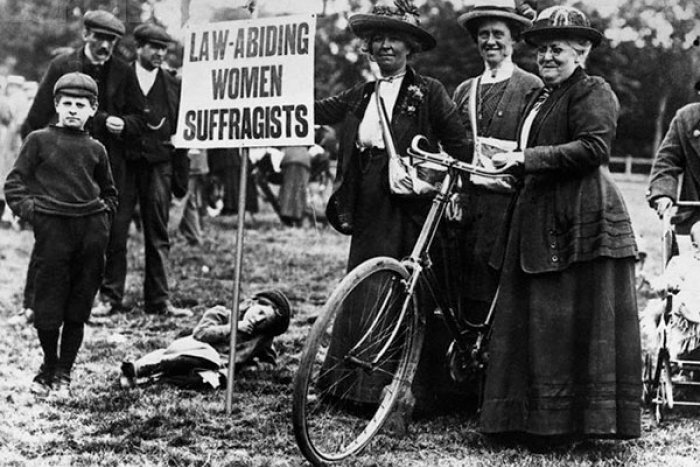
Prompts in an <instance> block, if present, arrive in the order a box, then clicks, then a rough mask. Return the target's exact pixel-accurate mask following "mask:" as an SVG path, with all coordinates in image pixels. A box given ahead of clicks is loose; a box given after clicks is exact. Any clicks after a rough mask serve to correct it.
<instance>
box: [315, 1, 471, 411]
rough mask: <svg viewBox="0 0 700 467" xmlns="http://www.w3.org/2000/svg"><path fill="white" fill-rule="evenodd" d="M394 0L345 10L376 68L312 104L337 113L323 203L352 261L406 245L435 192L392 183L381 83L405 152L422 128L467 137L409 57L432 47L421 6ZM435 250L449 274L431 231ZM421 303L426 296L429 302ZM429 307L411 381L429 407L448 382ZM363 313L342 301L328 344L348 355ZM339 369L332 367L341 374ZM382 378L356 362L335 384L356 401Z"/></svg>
mask: <svg viewBox="0 0 700 467" xmlns="http://www.w3.org/2000/svg"><path fill="white" fill-rule="evenodd" d="M395 3H396V7H387V6H375V7H374V8H373V10H372V12H371V13H370V14H355V15H353V16H351V17H350V18H349V22H350V27H351V28H352V31H353V32H354V33H355V34H356V35H358V36H359V37H360V38H362V39H364V41H365V49H366V51H367V53H368V54H369V56H370V59H371V60H372V61H374V62H375V63H376V64H377V66H378V68H379V77H378V79H377V81H373V82H369V83H362V84H358V85H356V86H354V87H352V88H351V89H349V90H347V91H345V92H342V93H340V94H338V95H336V96H332V97H329V98H327V99H324V100H321V101H318V102H317V103H316V105H315V115H316V123H317V124H329V125H332V124H337V123H342V130H341V139H340V144H339V155H338V171H339V172H338V175H337V177H336V186H338V188H337V189H336V191H335V192H334V194H333V195H332V196H331V198H330V200H329V204H328V208H327V217H328V220H329V222H330V224H331V225H332V226H333V227H335V228H336V229H337V230H338V231H340V232H341V233H344V234H347V235H351V236H352V240H351V244H350V254H349V259H348V270H351V269H353V268H354V267H355V266H357V265H359V264H360V263H362V262H364V261H365V260H367V259H370V258H374V257H377V256H390V257H393V258H397V259H401V258H403V257H406V256H408V255H409V254H410V252H411V249H412V247H413V245H414V243H415V241H416V239H417V237H418V234H419V232H420V229H421V226H422V224H423V221H424V220H425V217H426V215H427V212H428V210H429V208H430V204H431V202H432V197H431V196H422V197H415V196H414V197H401V196H396V195H394V194H392V193H391V192H390V189H389V182H388V169H387V167H388V160H389V158H388V155H387V151H386V148H385V144H384V138H383V135H382V129H381V126H380V123H379V113H378V106H377V92H375V89H378V92H379V93H380V94H381V97H382V99H383V101H384V103H385V106H386V111H387V114H388V115H389V120H390V126H391V129H392V133H393V135H394V142H395V145H396V149H397V151H398V153H399V154H402V155H405V154H406V150H407V148H408V147H409V145H410V143H411V140H412V139H413V137H414V136H415V135H417V134H421V135H424V136H425V137H426V138H427V139H428V141H429V146H430V149H431V150H432V151H436V150H437V147H438V143H439V144H440V145H441V146H442V148H443V149H444V150H445V151H446V152H448V153H449V154H451V155H452V156H454V157H456V158H459V159H462V160H464V159H466V158H467V155H468V145H467V140H466V135H465V132H464V128H463V126H462V124H461V121H460V118H459V115H458V114H457V109H456V107H455V104H454V103H453V102H452V100H451V99H450V97H449V95H448V94H447V91H446V90H445V88H444V87H443V86H442V84H440V83H439V82H438V81H437V80H435V79H433V78H429V77H426V76H422V75H420V74H419V73H417V72H416V71H415V70H414V69H413V68H411V67H410V66H408V65H407V59H408V57H409V56H410V55H412V54H414V53H417V52H424V51H427V50H430V49H432V48H433V47H435V45H436V44H435V39H434V38H433V37H432V35H430V34H429V33H428V32H426V31H425V30H423V29H422V28H421V27H419V26H418V21H417V16H418V12H417V9H416V8H415V7H414V6H413V5H412V4H410V2H408V1H403V2H398V1H397V2H395ZM433 246H434V248H433V255H432V259H433V261H434V262H435V263H436V264H435V266H434V267H435V268H436V270H437V273H438V275H439V276H440V277H443V278H444V277H445V270H447V269H448V268H447V267H446V262H445V260H444V259H443V258H446V257H447V256H449V254H448V253H445V251H446V246H445V245H444V243H443V241H442V239H441V238H438V239H436V242H435V243H434V245H433ZM425 306H426V307H427V306H429V305H428V304H427V303H426V304H425ZM434 310H435V305H434V304H433V305H432V309H430V312H429V313H427V314H428V326H427V334H426V338H425V345H424V347H423V354H422V357H421V362H420V363H419V368H418V373H417V376H416V382H415V383H414V385H413V391H414V394H415V397H416V399H417V407H418V408H419V409H422V410H425V411H431V410H432V408H433V406H434V405H435V404H436V403H438V402H439V401H441V400H443V398H442V397H441V396H440V392H441V390H443V389H446V388H447V387H448V386H449V380H448V375H447V371H446V370H444V356H445V351H446V349H447V346H448V345H449V342H450V340H449V337H448V336H447V333H446V331H444V330H443V329H444V326H443V325H442V323H440V322H439V321H438V317H437V316H436V315H435V314H434V313H433V311H434ZM361 319H362V316H358V315H357V313H353V310H347V309H346V310H343V311H342V312H341V313H340V315H339V316H338V318H337V320H336V322H335V327H334V331H333V336H332V344H331V348H330V350H329V353H330V354H331V355H344V352H345V350H347V348H348V345H350V344H349V343H350V342H352V341H353V339H352V337H354V334H353V330H355V331H354V332H355V333H357V328H358V324H359V322H360V321H361ZM342 374H343V371H341V370H338V371H336V372H334V373H332V374H331V378H332V379H333V378H335V379H338V380H339V379H340V378H342ZM385 384H386V381H385V378H382V377H377V376H376V375H365V374H364V373H363V372H358V374H357V379H354V378H347V379H345V380H344V382H343V384H342V385H341V384H339V385H338V393H339V394H342V397H343V398H344V399H347V400H350V401H353V402H357V403H374V402H376V401H377V400H378V396H379V394H380V392H381V389H382V388H383V387H384V385H385Z"/></svg>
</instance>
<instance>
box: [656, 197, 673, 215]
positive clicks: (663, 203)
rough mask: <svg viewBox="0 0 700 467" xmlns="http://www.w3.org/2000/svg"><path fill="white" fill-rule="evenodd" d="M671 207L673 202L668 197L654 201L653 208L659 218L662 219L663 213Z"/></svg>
mask: <svg viewBox="0 0 700 467" xmlns="http://www.w3.org/2000/svg"><path fill="white" fill-rule="evenodd" d="M671 207H673V200H672V199H671V198H669V197H668V196H661V197H659V198H656V200H655V201H654V208H655V209H656V214H657V215H658V216H659V217H664V213H665V212H666V211H668V210H669V209H671Z"/></svg>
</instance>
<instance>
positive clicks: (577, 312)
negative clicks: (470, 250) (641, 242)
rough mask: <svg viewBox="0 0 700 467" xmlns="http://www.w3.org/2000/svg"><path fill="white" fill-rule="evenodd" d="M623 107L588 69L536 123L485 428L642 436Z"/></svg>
mask: <svg viewBox="0 0 700 467" xmlns="http://www.w3.org/2000/svg"><path fill="white" fill-rule="evenodd" d="M533 98H534V99H536V98H537V94H536V95H535V96H533ZM532 105H533V102H532V101H531V103H530V104H529V106H530V107H531V106H532ZM617 111H618V103H617V99H616V98H615V95H614V94H613V92H612V90H611V89H610V86H609V85H608V84H607V83H606V82H605V81H604V80H602V79H600V78H598V77H590V76H588V75H587V74H586V73H585V72H584V71H583V70H582V69H577V71H575V72H574V74H573V75H572V76H571V77H569V79H567V80H566V81H564V82H563V83H562V84H561V85H559V86H558V87H556V88H555V89H554V90H553V91H552V94H551V95H550V96H549V98H548V99H547V100H546V101H545V102H544V104H543V106H542V108H541V109H540V112H539V113H538V114H537V116H536V117H535V119H534V122H533V125H532V131H531V133H530V135H529V142H528V145H527V148H526V149H525V164H524V169H525V170H524V171H525V178H524V186H523V187H522V191H521V192H520V193H519V196H518V199H517V202H516V205H515V208H514V211H513V215H512V220H511V225H510V228H509V229H508V232H507V233H506V234H505V235H503V238H504V239H507V246H506V250H505V255H503V256H501V257H500V258H502V259H503V263H502V265H503V273H502V276H501V283H500V287H499V293H498V298H497V299H496V306H495V312H494V316H495V318H494V323H493V326H492V330H491V336H490V341H489V365H488V368H487V372H486V382H485V388H484V399H483V404H482V410H481V417H480V429H481V431H483V432H485V433H504V432H525V433H529V434H534V435H547V436H552V435H583V436H604V437H615V438H630V437H637V436H639V434H640V394H641V355H640V347H641V344H640V340H639V321H638V319H639V318H638V314H637V304H636V295H635V287H634V257H635V253H636V251H635V249H636V247H635V242H634V235H633V233H632V226H631V223H630V217H629V215H628V213H627V210H626V208H625V204H624V201H623V199H622V196H621V194H620V192H619V190H618V189H617V187H616V186H615V184H614V182H613V181H612V179H611V177H610V172H609V170H608V167H607V165H608V159H609V155H610V147H611V144H612V141H613V138H614V137H615V128H616V124H617ZM527 112H528V111H527V110H526V114H525V115H527ZM501 244H504V242H501Z"/></svg>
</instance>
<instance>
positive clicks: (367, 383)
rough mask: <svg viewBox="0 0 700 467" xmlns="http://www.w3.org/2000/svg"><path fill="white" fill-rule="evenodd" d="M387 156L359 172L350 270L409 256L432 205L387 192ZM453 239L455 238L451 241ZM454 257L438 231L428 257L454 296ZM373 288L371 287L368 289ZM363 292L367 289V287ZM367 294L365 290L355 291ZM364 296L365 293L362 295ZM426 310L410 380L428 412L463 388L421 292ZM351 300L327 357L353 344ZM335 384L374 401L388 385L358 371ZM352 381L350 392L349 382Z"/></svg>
mask: <svg viewBox="0 0 700 467" xmlns="http://www.w3.org/2000/svg"><path fill="white" fill-rule="evenodd" d="M387 180H388V174H387V164H386V155H383V154H380V155H375V156H373V158H372V159H371V160H369V161H367V164H366V165H365V167H364V168H363V170H362V178H361V181H360V186H359V199H358V200H357V204H356V209H355V214H354V216H353V217H354V233H353V236H352V241H351V245H350V255H349V260H348V271H350V270H352V269H353V268H355V267H356V266H358V265H359V264H361V263H362V262H364V261H366V260H368V259H370V258H374V257H377V256H389V257H392V258H396V259H402V258H404V257H407V256H409V255H410V253H411V250H412V248H413V245H414V244H415V241H416V239H417V238H418V235H419V233H420V229H421V227H422V222H423V220H424V219H425V216H426V214H427V212H428V209H429V207H430V203H431V200H429V199H405V198H400V197H396V196H393V195H391V194H390V192H389V186H388V181H387ZM452 240H454V239H452ZM452 257H454V244H453V243H452V241H451V239H450V238H448V236H447V235H446V234H445V230H442V231H440V232H439V233H438V235H437V236H436V239H435V241H434V242H433V247H432V249H431V259H432V260H433V262H434V265H433V267H434V270H435V272H436V275H437V276H438V278H439V280H441V281H446V284H447V285H446V286H445V291H444V293H449V294H453V296H454V294H455V290H454V287H453V286H452V285H453V284H454V279H453V278H452V276H450V277H447V276H449V273H450V271H451V270H452V271H453V270H454V269H455V267H456V265H452V264H451V263H450V258H452ZM370 290H371V289H370ZM367 293H371V292H370V291H368V292H367ZM359 295H362V297H365V295H366V294H359ZM365 298H366V297H365ZM419 306H420V307H421V308H423V309H424V310H423V311H425V312H426V316H427V328H426V336H425V342H424V344H423V351H422V354H421V359H420V362H419V364H418V369H417V374H416V378H415V380H414V384H413V394H414V396H415V397H416V407H417V410H418V411H420V412H422V413H431V412H432V411H433V410H438V409H439V408H441V407H443V406H444V405H445V404H447V403H448V402H449V401H450V400H451V399H454V398H455V397H456V398H460V397H461V396H462V395H463V393H464V392H463V391H462V389H461V388H458V387H457V386H455V385H454V383H452V382H451V380H450V378H449V373H448V371H447V367H446V363H445V353H446V351H447V348H448V346H449V344H450V342H451V337H450V335H449V332H448V331H447V329H446V327H445V325H444V323H443V322H442V318H441V316H440V314H439V313H435V310H436V306H435V303H434V301H432V300H430V298H429V297H427V296H426V294H425V293H424V294H423V295H422V300H421V302H420V305H419ZM351 307H352V304H348V307H347V308H345V309H344V310H342V311H341V312H340V315H339V316H338V317H337V319H336V322H335V325H334V329H333V336H332V343H331V348H330V349H329V358H331V359H333V358H337V357H339V356H342V355H344V353H345V352H346V351H347V350H348V349H349V346H350V345H351V343H354V342H357V338H358V336H357V327H358V322H359V320H361V318H362V317H361V316H358V315H357V313H352V311H353V310H352V309H350V308H351ZM346 373H347V371H346V370H343V369H340V370H338V371H337V372H335V373H332V374H331V375H330V378H331V379H333V378H337V379H340V378H342V377H343V376H347V375H346ZM345 381H346V382H348V383H349V384H346V385H344V384H343V383H342V382H341V383H340V384H339V385H338V387H337V391H338V394H342V395H343V396H342V397H343V398H345V399H347V400H350V401H353V402H358V403H374V402H376V401H378V398H379V395H380V393H381V390H382V388H383V387H384V386H385V385H386V384H387V383H388V381H387V379H386V377H382V376H380V375H376V374H373V375H368V374H367V373H365V372H363V371H361V370H357V371H356V372H355V375H354V376H353V377H352V378H348V379H346V380H345ZM351 384H353V388H352V390H351V391H350V392H349V388H348V386H349V385H351Z"/></svg>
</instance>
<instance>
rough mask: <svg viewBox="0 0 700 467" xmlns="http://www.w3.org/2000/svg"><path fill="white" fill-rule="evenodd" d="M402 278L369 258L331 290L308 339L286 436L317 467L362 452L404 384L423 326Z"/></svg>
mask: <svg viewBox="0 0 700 467" xmlns="http://www.w3.org/2000/svg"><path fill="white" fill-rule="evenodd" d="M409 276H410V274H409V271H408V270H407V269H406V268H405V267H404V266H402V265H401V263H399V262H398V261H397V260H395V259H393V258H388V257H379V258H373V259H371V260H368V261H366V262H364V263H362V264H361V265H360V266H358V267H357V268H355V269H354V270H353V271H351V272H350V273H349V274H348V275H347V276H346V277H345V278H344V279H343V280H342V281H341V282H340V284H339V285H338V287H337V288H336V289H335V291H334V292H333V294H332V295H331V297H330V299H329V300H328V302H327V304H326V306H325V308H324V311H323V312H322V313H321V315H320V316H319V317H318V319H317V320H316V322H315V323H314V326H313V328H312V329H311V332H310V334H309V337H308V340H307V343H306V347H305V349H304V353H303V355H302V358H301V362H300V364H299V370H298V372H297V374H296V378H295V382H294V405H293V410H292V416H293V424H294V435H295V437H296V439H297V443H298V444H299V447H300V449H301V451H302V453H303V454H304V456H305V457H306V458H307V459H308V460H309V461H311V462H312V463H314V464H317V465H323V464H327V463H332V462H337V461H340V460H342V459H345V458H347V457H348V456H351V455H353V454H355V453H357V452H359V451H360V450H361V449H362V448H364V447H365V446H366V445H367V443H369V442H370V440H371V439H372V437H373V436H374V435H375V434H376V433H377V432H378V431H379V429H380V428H381V426H382V424H383V423H384V421H385V420H386V418H387V416H388V415H389V414H390V413H391V410H392V408H393V406H394V403H395V402H396V400H397V398H398V397H399V395H400V394H401V391H402V389H405V388H406V387H407V386H408V385H409V384H410V383H411V381H412V379H413V375H414V374H415V369H416V366H417V363H418V358H419V356H420V348H421V345H422V339H423V329H424V326H423V323H422V321H421V319H420V316H419V314H418V307H417V303H418V302H417V299H416V296H415V293H409V291H408V287H407V282H408V280H409Z"/></svg>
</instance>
